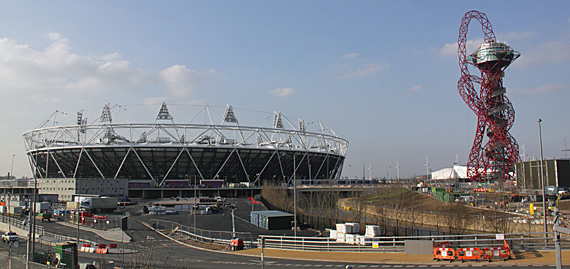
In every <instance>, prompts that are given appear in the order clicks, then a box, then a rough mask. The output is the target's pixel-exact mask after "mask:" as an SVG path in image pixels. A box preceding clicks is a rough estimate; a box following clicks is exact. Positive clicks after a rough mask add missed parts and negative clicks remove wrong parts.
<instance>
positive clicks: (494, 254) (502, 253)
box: [484, 240, 511, 261]
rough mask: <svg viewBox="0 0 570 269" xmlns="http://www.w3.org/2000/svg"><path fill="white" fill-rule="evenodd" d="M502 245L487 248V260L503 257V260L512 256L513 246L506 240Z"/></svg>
mask: <svg viewBox="0 0 570 269" xmlns="http://www.w3.org/2000/svg"><path fill="white" fill-rule="evenodd" d="M503 242H504V245H503V246H502V247H494V248H485V249H484V252H485V260H488V261H491V260H492V259H503V261H505V260H508V259H510V258H511V247H510V246H509V244H508V243H507V241H506V240H503Z"/></svg>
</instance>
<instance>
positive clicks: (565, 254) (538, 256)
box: [234, 248, 570, 265]
mask: <svg viewBox="0 0 570 269" xmlns="http://www.w3.org/2000/svg"><path fill="white" fill-rule="evenodd" d="M234 253H235V254H238V255H248V256H252V257H261V249H259V248H255V249H247V250H242V251H236V252H234ZM263 255H264V257H265V258H279V259H292V260H312V261H337V262H341V261H342V262H352V263H389V264H449V263H450V262H449V261H439V262H438V261H434V260H433V255H406V254H404V253H363V252H320V251H294V250H278V249H264V250H263ZM569 261H570V251H562V265H568V264H569ZM453 263H461V262H460V261H453V262H452V264H453ZM469 263H472V264H475V263H476V262H472V261H466V262H465V264H469ZM479 263H483V262H479ZM485 263H487V262H485ZM492 263H496V264H503V263H504V264H512V265H515V264H517V265H522V264H531V265H556V253H555V252H554V251H525V252H521V251H513V253H512V254H511V259H509V260H506V261H501V260H496V261H493V262H492Z"/></svg>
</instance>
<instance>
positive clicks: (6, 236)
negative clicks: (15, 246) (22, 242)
mask: <svg viewBox="0 0 570 269" xmlns="http://www.w3.org/2000/svg"><path fill="white" fill-rule="evenodd" d="M17 241H18V234H16V233H15V232H5V233H3V234H2V242H4V243H9V242H17Z"/></svg>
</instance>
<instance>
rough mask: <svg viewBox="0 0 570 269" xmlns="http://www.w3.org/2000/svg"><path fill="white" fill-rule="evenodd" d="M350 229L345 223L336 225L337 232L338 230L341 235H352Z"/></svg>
mask: <svg viewBox="0 0 570 269" xmlns="http://www.w3.org/2000/svg"><path fill="white" fill-rule="evenodd" d="M348 229H349V228H348V227H346V225H345V224H344V223H337V224H336V230H337V231H338V232H339V233H351V232H350V231H349V230H348Z"/></svg>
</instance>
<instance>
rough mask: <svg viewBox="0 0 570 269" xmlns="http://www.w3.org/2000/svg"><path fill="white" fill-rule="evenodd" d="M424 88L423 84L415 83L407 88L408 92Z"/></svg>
mask: <svg viewBox="0 0 570 269" xmlns="http://www.w3.org/2000/svg"><path fill="white" fill-rule="evenodd" d="M423 89H424V85H416V86H413V87H411V88H409V89H408V91H409V92H419V91H421V90H423Z"/></svg>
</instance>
